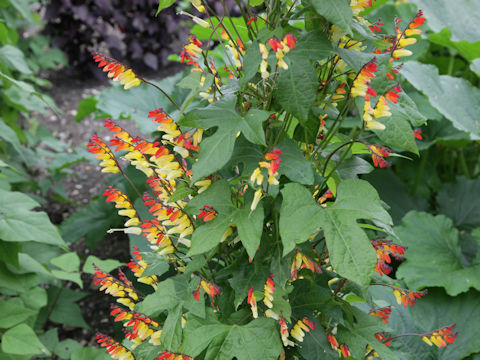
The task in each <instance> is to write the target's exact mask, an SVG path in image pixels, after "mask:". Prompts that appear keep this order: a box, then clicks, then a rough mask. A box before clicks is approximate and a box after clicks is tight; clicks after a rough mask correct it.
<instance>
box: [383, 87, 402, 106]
mask: <svg viewBox="0 0 480 360" xmlns="http://www.w3.org/2000/svg"><path fill="white" fill-rule="evenodd" d="M401 92H402V88H401V87H400V84H397V85H395V86H394V87H392V88H391V89H389V90H388V91H387V92H386V93H385V97H386V98H387V99H388V100H390V101H391V102H393V103H394V104H396V103H397V102H398V98H399V97H400V93H401Z"/></svg>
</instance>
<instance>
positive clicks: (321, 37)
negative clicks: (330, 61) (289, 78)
mask: <svg viewBox="0 0 480 360" xmlns="http://www.w3.org/2000/svg"><path fill="white" fill-rule="evenodd" d="M332 54H334V51H333V47H332V43H331V42H330V41H329V40H328V38H327V36H326V35H325V33H324V32H323V31H320V30H314V31H310V32H308V33H306V34H302V35H300V36H299V37H298V38H297V43H296V44H295V49H294V50H293V51H291V52H289V53H288V57H289V58H291V59H294V61H296V60H297V58H305V59H310V60H314V61H318V60H322V59H325V58H327V57H329V56H330V55H332Z"/></svg>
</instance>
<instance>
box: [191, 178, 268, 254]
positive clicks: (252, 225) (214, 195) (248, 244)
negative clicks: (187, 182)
mask: <svg viewBox="0 0 480 360" xmlns="http://www.w3.org/2000/svg"><path fill="white" fill-rule="evenodd" d="M247 195H248V196H247V197H246V201H245V205H244V206H243V208H236V207H235V206H234V205H233V203H232V201H231V195H230V187H229V185H228V183H227V182H226V181H217V182H215V183H214V184H213V185H211V186H210V187H209V188H208V189H207V190H206V191H205V192H204V193H202V194H200V195H198V196H196V197H195V198H194V199H192V200H191V201H190V202H189V204H188V205H187V207H186V211H187V212H189V213H191V214H193V213H195V214H196V213H198V209H200V208H202V207H203V206H204V205H209V206H211V207H213V209H215V211H217V217H216V218H215V219H213V220H211V221H209V222H208V223H206V224H205V225H201V226H198V227H197V228H196V229H195V231H194V233H193V235H192V246H191V247H190V250H189V252H188V254H189V256H193V255H197V254H202V253H204V252H207V251H209V250H211V249H212V248H214V247H215V246H217V245H218V244H219V243H220V240H221V239H222V237H223V234H224V233H225V231H227V229H228V228H229V227H230V226H232V225H236V226H237V228H238V234H239V237H240V240H241V241H242V244H243V246H244V247H245V249H246V250H247V253H248V255H249V256H250V257H251V258H253V257H254V256H255V252H256V251H257V248H258V245H259V243H260V237H261V235H262V229H263V219H264V211H263V205H262V203H261V202H260V203H259V204H258V206H257V208H256V209H255V210H254V211H250V205H251V203H252V200H253V193H252V192H251V191H249V192H248V193H247Z"/></svg>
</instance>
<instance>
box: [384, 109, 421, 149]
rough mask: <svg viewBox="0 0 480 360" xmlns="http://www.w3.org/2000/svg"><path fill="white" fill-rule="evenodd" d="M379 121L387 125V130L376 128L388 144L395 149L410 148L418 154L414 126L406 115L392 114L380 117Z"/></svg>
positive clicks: (385, 143)
mask: <svg viewBox="0 0 480 360" xmlns="http://www.w3.org/2000/svg"><path fill="white" fill-rule="evenodd" d="M379 121H380V122H381V123H382V124H384V125H385V127H386V128H385V130H376V131H375V133H376V134H377V136H378V137H379V138H380V140H382V143H383V144H384V145H387V146H389V147H391V148H393V149H394V150H402V151H403V150H408V151H411V152H413V153H415V154H417V155H418V148H417V144H416V143H415V136H414V135H413V131H412V128H411V127H410V124H409V123H408V121H407V120H405V118H404V117H401V116H398V115H392V116H390V117H384V118H380V119H379Z"/></svg>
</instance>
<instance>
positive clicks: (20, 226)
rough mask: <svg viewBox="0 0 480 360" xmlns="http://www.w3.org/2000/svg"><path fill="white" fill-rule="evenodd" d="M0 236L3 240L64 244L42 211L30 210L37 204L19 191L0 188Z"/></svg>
mask: <svg viewBox="0 0 480 360" xmlns="http://www.w3.org/2000/svg"><path fill="white" fill-rule="evenodd" d="M0 198H1V199H2V204H1V205H0V236H1V239H2V240H4V241H15V242H24V241H36V242H40V243H45V244H51V245H65V243H64V241H63V240H62V238H61V237H60V235H59V233H58V230H57V229H56V228H55V226H53V225H52V223H51V222H50V220H49V218H48V216H47V214H46V213H44V212H34V211H30V210H31V209H32V208H34V207H36V206H39V204H38V203H36V202H35V201H33V200H32V199H31V198H30V197H28V196H27V195H25V194H22V193H20V192H11V191H6V190H2V189H0Z"/></svg>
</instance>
